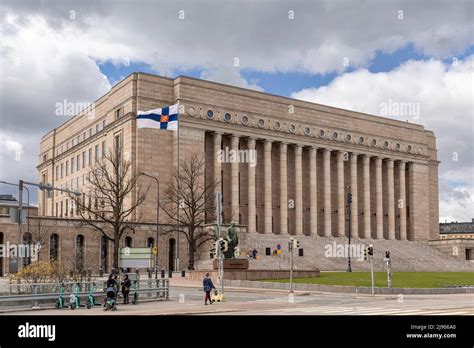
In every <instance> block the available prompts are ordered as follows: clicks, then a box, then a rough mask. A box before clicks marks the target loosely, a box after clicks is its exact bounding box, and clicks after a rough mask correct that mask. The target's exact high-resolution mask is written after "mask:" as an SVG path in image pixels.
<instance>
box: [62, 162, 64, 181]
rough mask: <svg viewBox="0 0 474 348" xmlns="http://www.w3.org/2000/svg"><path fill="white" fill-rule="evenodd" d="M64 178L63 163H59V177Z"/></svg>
mask: <svg viewBox="0 0 474 348" xmlns="http://www.w3.org/2000/svg"><path fill="white" fill-rule="evenodd" d="M62 178H64V163H61V179H62Z"/></svg>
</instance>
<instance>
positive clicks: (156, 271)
mask: <svg viewBox="0 0 474 348" xmlns="http://www.w3.org/2000/svg"><path fill="white" fill-rule="evenodd" d="M139 174H140V175H143V176H146V177H147V178H150V179H153V180H155V181H156V187H157V193H156V242H155V247H156V248H157V250H158V236H159V228H160V181H159V180H158V178H157V177H155V176H153V175H150V174H147V173H144V172H140V173H139ZM155 278H156V279H158V252H157V254H156V255H155Z"/></svg>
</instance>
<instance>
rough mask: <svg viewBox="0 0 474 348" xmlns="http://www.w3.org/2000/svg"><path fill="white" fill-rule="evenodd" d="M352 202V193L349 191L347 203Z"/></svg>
mask: <svg viewBox="0 0 474 348" xmlns="http://www.w3.org/2000/svg"><path fill="white" fill-rule="evenodd" d="M351 203H352V193H348V194H347V204H351Z"/></svg>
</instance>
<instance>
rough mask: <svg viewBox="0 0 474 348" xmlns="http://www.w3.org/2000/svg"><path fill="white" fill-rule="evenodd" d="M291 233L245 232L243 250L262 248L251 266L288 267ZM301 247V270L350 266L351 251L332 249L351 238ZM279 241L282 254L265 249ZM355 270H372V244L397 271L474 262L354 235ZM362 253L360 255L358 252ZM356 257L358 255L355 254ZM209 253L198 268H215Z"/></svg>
mask: <svg viewBox="0 0 474 348" xmlns="http://www.w3.org/2000/svg"><path fill="white" fill-rule="evenodd" d="M289 238H290V236H281V237H280V236H278V235H264V234H243V235H241V236H240V247H241V250H242V251H243V252H247V251H250V250H252V249H253V248H255V249H257V251H258V256H259V259H258V260H251V261H250V269H258V270H278V269H288V268H289V264H290V256H289V252H288V240H289ZM296 239H298V240H299V241H300V248H303V251H304V256H298V251H296V250H295V251H294V268H295V269H299V270H313V269H316V268H317V269H319V270H321V271H345V270H346V269H347V254H343V255H339V257H336V256H338V255H333V256H331V255H330V254H329V255H328V254H327V252H328V250H333V251H337V250H338V248H339V249H341V248H344V247H345V246H346V245H347V244H348V240H347V238H339V237H332V238H327V237H321V236H316V237H314V236H298V237H297V238H296ZM277 244H281V249H282V253H281V255H279V256H266V255H265V249H266V248H271V250H272V251H273V250H275V249H276V248H277ZM351 244H352V248H353V249H352V253H351V255H352V256H353V258H352V270H353V271H368V270H370V263H369V261H363V260H359V256H360V258H362V259H363V250H364V247H366V246H368V245H369V244H372V245H373V247H374V256H375V269H376V270H377V271H383V270H386V266H385V262H384V261H383V258H384V256H385V251H386V250H389V251H390V256H391V260H392V263H391V264H392V269H393V271H425V272H428V271H438V272H441V271H447V272H454V271H458V272H473V271H474V263H471V262H469V261H459V260H458V259H456V258H455V257H454V256H449V255H445V254H443V253H442V252H440V251H439V250H437V249H436V248H434V247H432V246H429V245H428V244H427V243H425V242H418V241H399V240H372V239H358V238H352V239H351ZM357 253H358V254H357ZM354 256H356V257H354ZM208 257H209V256H208V254H207V257H206V254H202V255H201V257H200V258H199V259H198V261H197V263H196V265H197V269H200V270H204V269H211V268H212V260H209V259H208Z"/></svg>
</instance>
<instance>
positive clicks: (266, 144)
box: [264, 140, 273, 151]
mask: <svg viewBox="0 0 474 348" xmlns="http://www.w3.org/2000/svg"><path fill="white" fill-rule="evenodd" d="M272 143H273V141H271V140H265V141H264V149H265V151H271V149H272Z"/></svg>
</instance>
